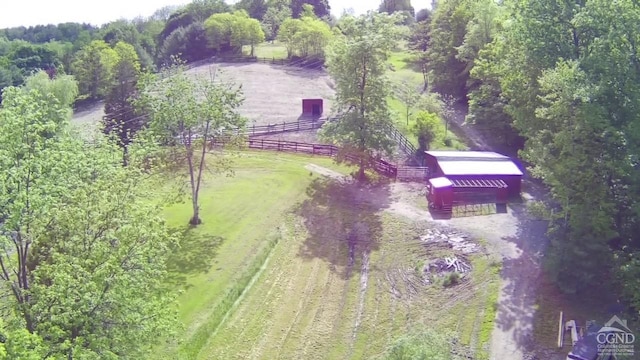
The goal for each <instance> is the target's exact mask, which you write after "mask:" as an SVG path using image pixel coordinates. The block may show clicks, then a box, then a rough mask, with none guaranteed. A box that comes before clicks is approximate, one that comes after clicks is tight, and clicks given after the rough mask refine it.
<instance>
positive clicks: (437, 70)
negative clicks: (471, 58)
mask: <svg viewBox="0 0 640 360" xmlns="http://www.w3.org/2000/svg"><path fill="white" fill-rule="evenodd" d="M471 18H472V13H471V11H470V9H469V4H468V2H467V1H465V0H445V1H440V2H438V6H437V7H436V9H435V10H434V12H433V18H432V20H431V30H430V33H429V36H430V39H429V48H428V49H427V53H426V56H427V61H428V66H429V72H430V77H431V85H432V87H433V90H434V91H437V92H439V93H441V94H443V95H450V96H453V97H455V98H464V97H465V95H466V84H467V79H468V76H469V73H468V69H467V66H466V63H465V62H463V61H461V60H460V59H459V58H458V56H457V55H458V51H457V50H456V48H457V47H459V46H461V45H462V44H463V43H464V37H465V34H466V28H467V23H468V22H469V21H470V20H471Z"/></svg>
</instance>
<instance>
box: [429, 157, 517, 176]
mask: <svg viewBox="0 0 640 360" xmlns="http://www.w3.org/2000/svg"><path fill="white" fill-rule="evenodd" d="M438 165H439V166H440V169H442V173H443V174H444V176H451V175H520V176H522V175H524V174H523V173H522V171H520V169H519V168H518V166H517V165H516V164H514V163H513V161H511V160H508V161H486V160H482V159H481V160H475V161H467V160H463V161H438Z"/></svg>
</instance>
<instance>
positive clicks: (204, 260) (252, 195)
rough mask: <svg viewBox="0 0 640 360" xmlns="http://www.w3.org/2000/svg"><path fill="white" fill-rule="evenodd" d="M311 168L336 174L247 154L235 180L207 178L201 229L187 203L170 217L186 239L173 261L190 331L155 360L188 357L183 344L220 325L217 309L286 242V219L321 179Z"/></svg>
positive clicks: (301, 159) (325, 161)
mask: <svg viewBox="0 0 640 360" xmlns="http://www.w3.org/2000/svg"><path fill="white" fill-rule="evenodd" d="M309 162H313V163H314V164H318V165H321V166H325V167H329V168H332V167H333V168H335V167H336V165H334V164H333V162H332V160H331V159H329V158H323V157H305V156H293V155H287V154H281V153H267V152H244V153H242V154H241V157H240V158H239V159H237V160H236V170H235V176H234V177H233V178H226V177H222V176H220V177H214V178H207V179H205V183H204V187H203V189H202V190H201V195H200V196H201V218H202V221H203V223H202V225H200V226H198V227H197V228H194V229H190V228H189V227H188V226H186V224H187V222H188V220H189V218H190V216H191V205H190V203H189V202H188V201H187V202H185V203H183V204H177V205H174V206H172V207H170V208H168V209H166V210H165V216H166V218H167V219H168V223H169V224H170V226H173V227H174V228H175V229H176V230H178V231H181V232H183V233H184V234H185V236H184V237H183V238H184V240H183V242H182V244H181V247H180V248H179V249H176V250H175V253H174V255H172V257H171V261H170V269H171V270H172V271H171V276H170V279H171V282H172V285H174V286H175V287H176V288H178V289H180V290H181V291H182V294H181V295H180V297H179V299H178V301H179V303H180V313H179V318H180V321H181V322H182V323H184V324H185V329H184V331H182V332H181V334H180V336H179V337H178V339H175V341H171V342H170V343H168V344H167V346H165V347H162V348H161V349H159V353H158V354H156V355H154V357H156V356H157V355H159V354H160V353H163V354H165V357H166V358H176V359H178V358H183V357H182V356H181V354H182V352H183V351H184V350H185V349H184V348H183V347H182V346H181V344H189V346H192V347H193V346H196V347H199V346H202V345H203V344H197V343H196V344H194V343H193V342H191V341H190V340H191V339H192V337H193V336H195V335H196V334H197V331H198V329H199V328H200V327H201V326H206V325H207V323H208V322H209V321H210V320H215V319H213V318H214V317H215V314H214V313H213V310H214V308H215V306H216V305H217V304H218V303H219V302H220V301H221V300H222V299H224V298H225V296H226V295H227V292H228V291H229V288H230V287H231V285H232V284H233V283H234V282H236V281H237V280H238V279H239V278H241V277H243V275H244V273H246V271H247V270H248V269H251V268H252V265H253V260H255V258H256V257H258V256H260V254H261V252H263V250H264V249H265V247H267V246H268V245H269V240H270V239H273V238H274V236H278V235H279V233H278V227H280V226H282V225H283V222H284V217H285V215H284V214H285V213H286V212H287V211H288V210H289V208H290V207H291V205H292V204H295V203H296V202H298V201H300V200H301V199H302V197H303V196H304V193H305V189H306V188H307V186H308V185H309V183H310V182H311V181H312V180H313V179H314V176H311V175H310V174H309V171H308V170H306V169H305V168H304V165H305V164H306V163H309ZM315 177H317V175H315ZM190 350H192V349H190Z"/></svg>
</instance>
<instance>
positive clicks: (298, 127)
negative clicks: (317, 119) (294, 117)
mask: <svg viewBox="0 0 640 360" xmlns="http://www.w3.org/2000/svg"><path fill="white" fill-rule="evenodd" d="M297 124H298V131H300V120H298V122H297Z"/></svg>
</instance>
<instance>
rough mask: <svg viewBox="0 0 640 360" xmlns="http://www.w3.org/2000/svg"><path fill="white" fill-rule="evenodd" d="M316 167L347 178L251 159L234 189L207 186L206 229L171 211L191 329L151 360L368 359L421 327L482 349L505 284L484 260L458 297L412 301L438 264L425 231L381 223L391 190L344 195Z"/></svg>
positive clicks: (425, 292)
mask: <svg viewBox="0 0 640 360" xmlns="http://www.w3.org/2000/svg"><path fill="white" fill-rule="evenodd" d="M309 163H313V164H317V165H320V166H324V167H326V168H330V169H333V170H335V171H339V172H342V173H348V172H349V169H346V168H344V167H342V166H339V165H336V164H334V163H333V162H332V160H331V159H328V158H322V157H310V156H299V155H288V154H282V153H272V152H243V153H241V157H240V158H239V159H238V160H237V161H236V166H235V168H236V171H235V177H233V178H225V177H216V178H208V179H206V183H205V185H204V187H203V189H202V192H201V199H202V201H201V217H202V220H203V224H202V225H200V226H198V227H197V228H195V229H189V228H188V227H186V226H185V224H186V223H187V221H188V219H189V217H190V215H191V212H190V210H191V209H190V205H189V204H188V203H184V204H177V205H174V206H171V207H170V208H168V209H166V212H165V215H166V216H167V218H168V219H169V223H170V224H171V225H172V226H174V227H175V228H176V229H177V230H179V231H182V232H183V233H184V235H185V236H184V240H183V242H182V244H181V247H180V248H179V249H175V253H174V254H173V255H172V258H171V261H170V269H171V275H172V276H171V277H170V279H169V281H170V282H169V285H170V286H172V287H174V288H177V289H180V290H181V291H182V293H181V295H180V297H179V299H178V302H179V304H180V313H179V314H180V321H181V322H182V323H183V324H184V326H183V327H182V328H181V329H179V330H178V334H177V336H175V337H174V338H171V339H164V340H163V342H162V344H160V345H159V346H158V348H157V351H156V352H155V354H152V356H150V358H153V359H246V358H256V359H277V358H292V359H293V358H295V359H345V358H361V359H364V358H367V359H369V358H377V357H379V356H380V355H381V354H384V352H385V350H386V348H387V346H388V345H389V344H391V343H392V342H393V341H394V339H395V338H396V337H399V336H402V335H403V334H405V333H406V332H407V331H409V330H410V329H412V328H413V327H415V326H419V325H422V326H424V325H429V326H431V325H433V326H441V327H442V328H447V329H453V330H455V329H458V328H460V330H463V331H462V332H464V339H465V340H464V341H465V344H467V343H468V344H469V345H474V344H478V343H481V339H480V338H481V336H482V329H483V324H485V323H484V322H483V321H484V319H485V318H486V312H485V309H486V308H490V307H488V304H489V303H490V301H491V298H490V295H491V291H487V289H488V287H487V286H484V285H486V284H487V283H490V282H491V281H493V280H494V277H495V276H497V275H495V273H494V272H492V271H490V270H488V268H487V267H486V266H484V267H483V266H482V261H483V260H482V259H481V258H479V260H474V261H479V263H478V264H480V265H477V264H474V265H475V266H476V267H477V269H478V270H477V272H474V273H473V275H472V276H471V279H470V280H465V281H464V282H463V283H462V284H460V286H459V287H457V286H456V287H452V288H448V289H443V288H442V287H441V286H439V285H433V286H430V287H420V286H418V287H419V289H417V290H416V289H414V288H413V286H414V285H415V284H414V283H419V281H417V280H416V274H415V273H413V270H411V269H413V268H415V267H416V265H415V264H417V263H424V261H426V260H428V259H427V258H425V256H435V255H437V252H438V250H434V251H435V252H433V251H426V252H425V249H424V248H423V247H422V246H421V245H420V243H418V242H416V241H415V239H417V237H418V235H419V234H421V232H422V231H424V227H420V226H416V225H415V222H414V221H411V220H409V219H404V218H399V217H398V216H396V215H391V214H387V213H384V212H382V211H381V210H382V209H384V208H385V207H386V206H387V205H388V203H389V202H390V201H391V200H390V191H389V185H377V186H373V187H361V186H352V185H341V184H339V183H337V182H334V181H327V179H326V178H324V177H322V176H320V175H318V174H316V173H310V171H309V170H307V169H305V167H304V166H305V165H306V164H309ZM423 225H424V224H423ZM406 279H410V280H408V281H407V280H406ZM411 279H413V280H411ZM418 285H419V284H418ZM392 289H394V291H391V290H392ZM478 289H480V290H481V291H480V290H478ZM467 304H474V307H476V308H474V310H473V311H469V309H468V306H467ZM463 308H464V309H465V311H458V310H457V309H463ZM476 309H477V311H476ZM490 325H492V323H490ZM469 326H471V328H470V329H467V327H469ZM484 326H486V324H485V325H484Z"/></svg>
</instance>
